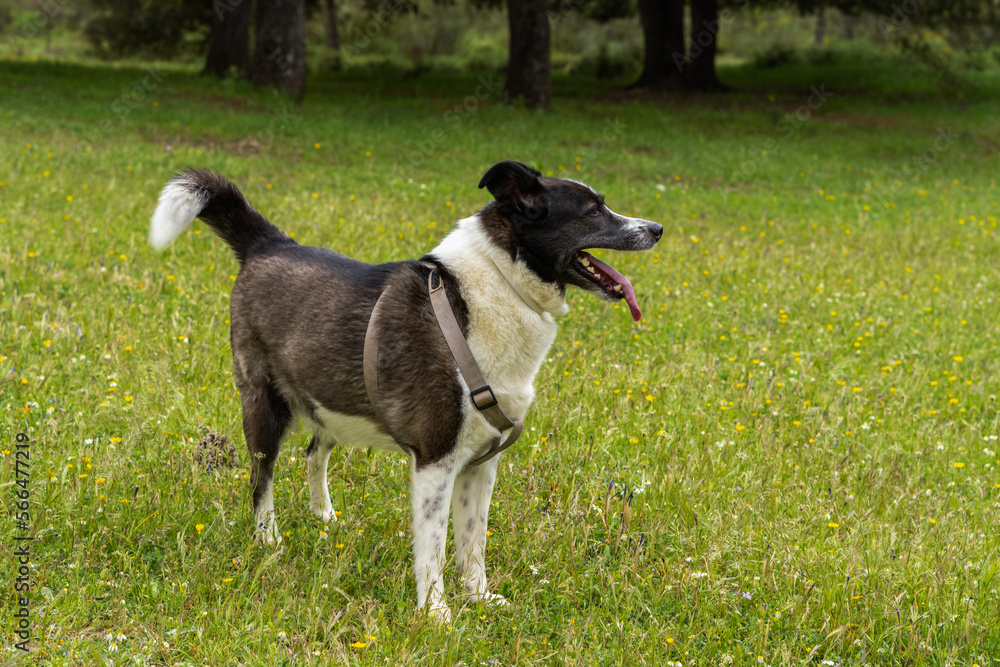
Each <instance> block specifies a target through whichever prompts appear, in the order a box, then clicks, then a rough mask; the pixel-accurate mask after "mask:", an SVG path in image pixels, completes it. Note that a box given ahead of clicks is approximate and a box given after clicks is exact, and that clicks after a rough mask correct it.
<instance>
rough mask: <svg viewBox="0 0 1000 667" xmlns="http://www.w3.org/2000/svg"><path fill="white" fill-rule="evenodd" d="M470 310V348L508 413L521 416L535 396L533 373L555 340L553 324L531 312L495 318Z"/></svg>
mask: <svg viewBox="0 0 1000 667" xmlns="http://www.w3.org/2000/svg"><path fill="white" fill-rule="evenodd" d="M470 310H471V313H470V318H469V337H468V340H469V348H470V349H471V350H472V353H473V355H474V356H475V357H476V360H477V361H478V362H479V365H480V367H481V368H482V370H483V374H484V375H485V376H486V380H487V381H488V382H489V383H490V386H491V387H492V388H493V391H494V393H495V394H496V395H497V396H498V397H499V399H500V403H501V406H502V407H503V409H504V411H505V412H507V415H508V416H509V417H511V418H518V419H519V418H523V417H524V413H525V412H527V410H528V406H529V405H531V401H532V399H533V398H534V396H535V391H534V388H533V386H532V383H533V382H534V379H535V375H536V374H537V373H538V369H539V367H540V366H541V364H542V361H544V359H545V355H546V354H547V353H548V351H549V348H550V347H551V346H552V342H553V341H554V340H555V336H556V329H557V327H556V323H555V322H553V321H552V320H551V319H549V318H542V317H540V316H538V315H537V314H535V313H534V312H530V311H529V312H528V314H527V316H525V315H524V314H519V315H517V316H508V317H498V316H497V315H496V313H495V312H489V311H487V312H482V311H480V310H479V309H477V308H471V309H470Z"/></svg>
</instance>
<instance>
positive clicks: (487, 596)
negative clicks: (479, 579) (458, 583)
mask: <svg viewBox="0 0 1000 667" xmlns="http://www.w3.org/2000/svg"><path fill="white" fill-rule="evenodd" d="M469 599H470V600H472V601H473V602H481V603H483V604H488V605H490V606H491V607H506V606H507V605H509V604H510V602H509V601H508V600H507V598H505V597H504V596H502V595H500V594H499V593H473V594H471V595H469Z"/></svg>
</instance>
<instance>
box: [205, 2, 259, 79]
mask: <svg viewBox="0 0 1000 667" xmlns="http://www.w3.org/2000/svg"><path fill="white" fill-rule="evenodd" d="M251 7H253V2H251V0H217V1H216V2H215V3H213V4H212V31H211V33H210V34H209V37H208V56H207V57H206V58H205V72H206V73H211V74H214V75H215V76H217V77H219V78H220V79H221V78H223V77H225V76H227V75H228V74H229V69H230V68H232V67H235V68H236V69H238V70H239V71H240V72H241V73H242V74H244V75H246V74H248V73H249V72H250V9H251Z"/></svg>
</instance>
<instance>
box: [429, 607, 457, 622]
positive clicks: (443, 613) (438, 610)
mask: <svg viewBox="0 0 1000 667" xmlns="http://www.w3.org/2000/svg"><path fill="white" fill-rule="evenodd" d="M427 616H428V618H430V619H431V620H433V621H434V622H436V623H440V624H442V625H447V624H449V623H451V609H449V608H448V605H446V604H445V603H443V602H439V603H438V604H437V606H434V607H431V608H430V610H429V611H428V612H427Z"/></svg>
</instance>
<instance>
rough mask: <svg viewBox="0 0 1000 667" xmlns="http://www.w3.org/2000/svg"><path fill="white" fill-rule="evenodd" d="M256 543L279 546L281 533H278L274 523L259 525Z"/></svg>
mask: <svg viewBox="0 0 1000 667" xmlns="http://www.w3.org/2000/svg"><path fill="white" fill-rule="evenodd" d="M256 539H257V542H261V543H263V544H266V545H267V546H269V547H272V546H274V545H276V544H281V533H279V532H278V526H277V525H276V524H274V523H270V524H267V523H263V522H262V523H259V524H257V538H256Z"/></svg>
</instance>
